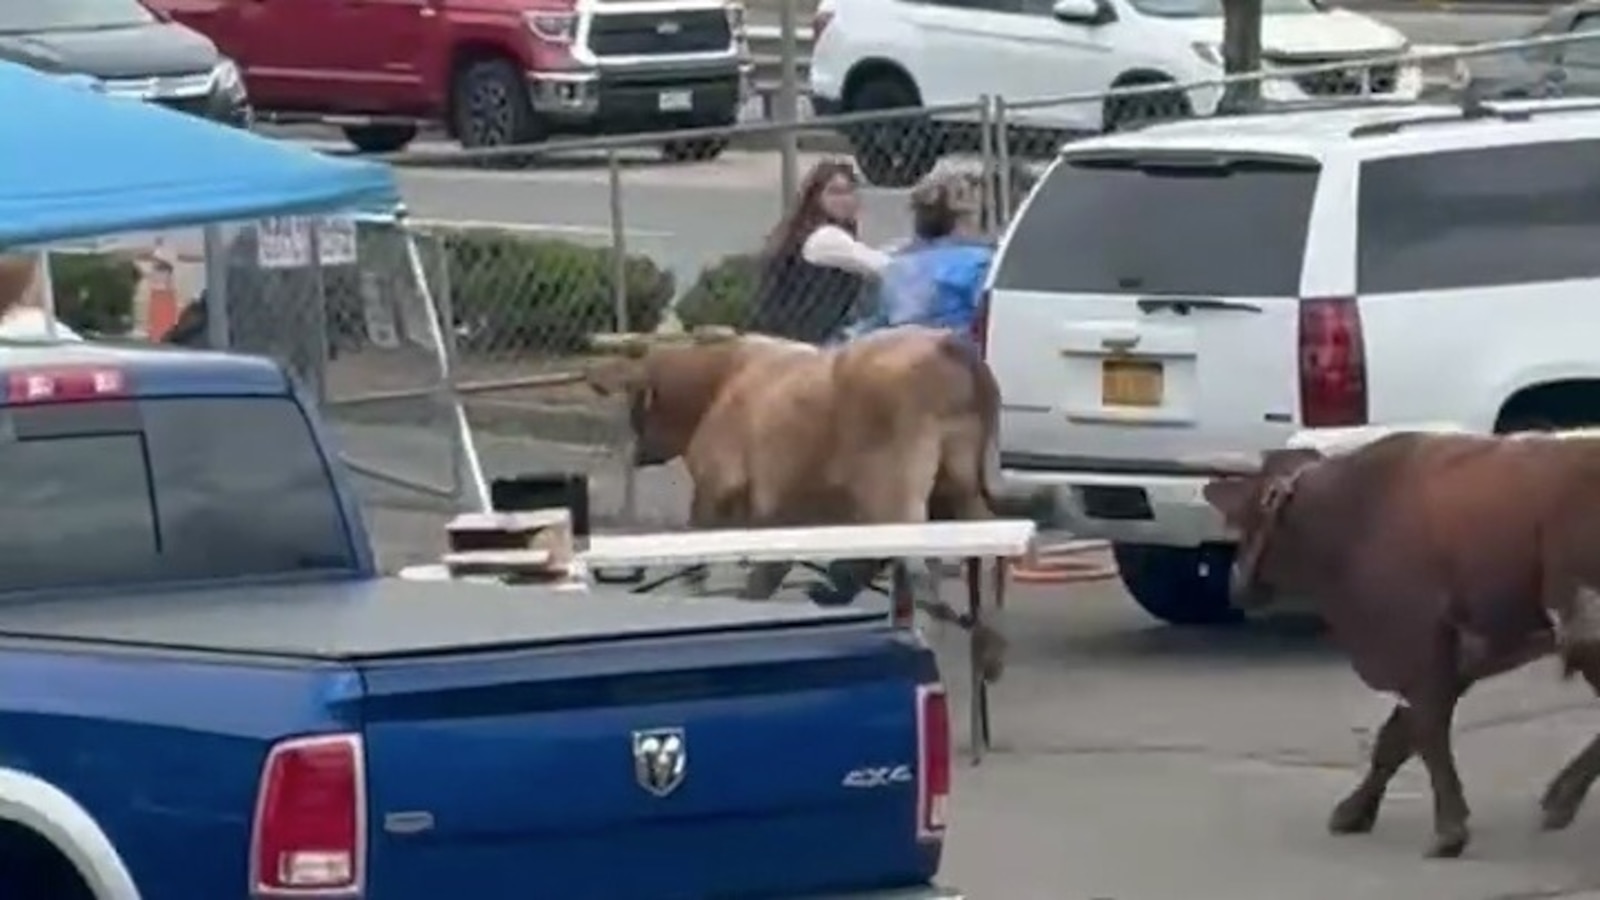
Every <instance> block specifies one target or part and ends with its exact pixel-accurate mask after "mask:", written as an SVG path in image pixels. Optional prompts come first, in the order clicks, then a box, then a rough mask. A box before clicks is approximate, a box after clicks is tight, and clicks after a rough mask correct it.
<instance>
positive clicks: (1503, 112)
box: [1350, 85, 1600, 138]
mask: <svg viewBox="0 0 1600 900" xmlns="http://www.w3.org/2000/svg"><path fill="white" fill-rule="evenodd" d="M1540 99H1546V98H1533V99H1529V98H1517V97H1512V98H1506V100H1504V101H1501V102H1509V103H1516V102H1524V103H1538V101H1539V100H1540ZM1597 110H1600V101H1595V102H1593V103H1561V104H1552V105H1538V106H1526V107H1523V108H1520V109H1502V108H1501V107H1500V106H1499V104H1498V103H1496V102H1495V101H1492V100H1491V101H1487V102H1486V101H1485V100H1484V99H1483V98H1482V97H1481V96H1480V95H1479V92H1478V91H1476V90H1473V89H1472V87H1471V85H1468V87H1467V90H1465V91H1463V92H1462V97H1461V103H1460V107H1459V111H1457V112H1454V113H1442V114H1435V115H1428V116H1418V117H1416V118H1414V119H1389V120H1386V121H1381V122H1365V123H1363V124H1361V125H1357V126H1356V127H1354V128H1352V129H1350V136H1351V137H1353V138H1361V137H1376V136H1382V135H1390V134H1399V133H1400V132H1402V131H1404V130H1406V129H1407V128H1412V127H1415V126H1419V125H1423V126H1426V125H1454V124H1459V123H1461V122H1474V121H1477V120H1480V119H1494V120H1496V121H1499V122H1527V121H1530V120H1532V119H1533V118H1535V117H1537V116H1543V115H1550V114H1558V113H1578V112H1595V111H1597Z"/></svg>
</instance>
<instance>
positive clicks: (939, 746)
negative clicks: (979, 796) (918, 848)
mask: <svg viewBox="0 0 1600 900" xmlns="http://www.w3.org/2000/svg"><path fill="white" fill-rule="evenodd" d="M949 800H950V703H949V701H948V700H947V699H946V697H945V692H944V685H942V684H921V685H917V839H918V840H923V841H942V840H944V827H945V821H944V812H945V806H946V805H947V804H948V802H949Z"/></svg>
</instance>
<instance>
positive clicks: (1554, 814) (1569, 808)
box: [1539, 804, 1578, 831]
mask: <svg viewBox="0 0 1600 900" xmlns="http://www.w3.org/2000/svg"><path fill="white" fill-rule="evenodd" d="M1577 817H1578V807H1577V806H1576V805H1575V804H1573V805H1559V806H1546V807H1545V808H1544V812H1543V814H1542V815H1540V817H1539V827H1540V828H1541V829H1543V830H1544V831H1560V830H1562V829H1564V828H1566V827H1567V826H1568V825H1571V824H1572V820H1573V819H1576V818H1577Z"/></svg>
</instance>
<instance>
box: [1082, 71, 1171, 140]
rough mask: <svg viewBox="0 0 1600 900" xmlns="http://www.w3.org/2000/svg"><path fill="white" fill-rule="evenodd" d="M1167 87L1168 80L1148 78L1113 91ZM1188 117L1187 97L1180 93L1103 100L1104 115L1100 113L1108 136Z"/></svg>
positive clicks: (1169, 81) (1131, 82) (1163, 92)
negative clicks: (1142, 126) (1158, 86)
mask: <svg viewBox="0 0 1600 900" xmlns="http://www.w3.org/2000/svg"><path fill="white" fill-rule="evenodd" d="M1171 83H1172V79H1170V78H1161V77H1158V76H1150V77H1147V78H1142V79H1139V80H1136V81H1126V82H1123V83H1121V84H1118V85H1116V86H1115V87H1118V88H1132V87H1148V86H1150V85H1156V84H1171ZM1192 115H1194V107H1192V106H1190V105H1189V95H1187V94H1185V93H1184V92H1183V91H1161V92H1158V93H1151V94H1139V95H1137V96H1134V97H1107V98H1106V102H1105V111H1104V112H1102V113H1101V116H1102V117H1103V127H1104V128H1105V130H1106V131H1107V132H1108V133H1109V132H1113V131H1125V130H1127V129H1130V128H1137V127H1139V126H1141V125H1148V124H1149V123H1151V122H1165V121H1169V120H1171V119H1187V118H1189V117H1190V116H1192Z"/></svg>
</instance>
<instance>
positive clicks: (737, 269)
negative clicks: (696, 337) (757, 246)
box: [673, 253, 761, 328]
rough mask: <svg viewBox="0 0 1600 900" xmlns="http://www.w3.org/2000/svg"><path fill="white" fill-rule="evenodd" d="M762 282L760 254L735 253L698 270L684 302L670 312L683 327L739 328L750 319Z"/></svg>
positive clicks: (679, 302) (680, 301) (684, 296)
mask: <svg viewBox="0 0 1600 900" xmlns="http://www.w3.org/2000/svg"><path fill="white" fill-rule="evenodd" d="M760 281H761V255H760V254H758V253H736V254H734V255H732V256H724V257H723V258H722V259H720V260H718V261H716V262H714V263H712V264H711V265H709V266H706V267H705V268H704V269H701V270H700V274H699V276H697V277H696V278H695V280H694V284H693V285H692V286H690V288H689V290H688V292H687V293H685V294H684V295H683V299H681V300H679V301H678V305H677V306H675V307H674V308H673V309H674V310H675V311H676V312H677V314H678V320H679V321H680V322H682V323H683V327H685V328H697V327H699V326H702V325H731V326H733V327H735V328H738V327H740V326H742V325H744V323H745V322H746V321H747V320H748V319H749V315H750V305H751V304H752V303H753V302H755V295H756V287H757V285H759V284H760Z"/></svg>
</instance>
